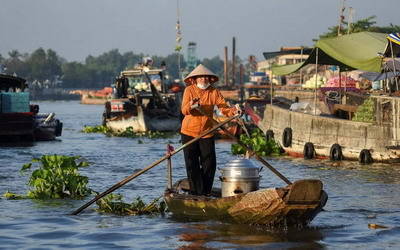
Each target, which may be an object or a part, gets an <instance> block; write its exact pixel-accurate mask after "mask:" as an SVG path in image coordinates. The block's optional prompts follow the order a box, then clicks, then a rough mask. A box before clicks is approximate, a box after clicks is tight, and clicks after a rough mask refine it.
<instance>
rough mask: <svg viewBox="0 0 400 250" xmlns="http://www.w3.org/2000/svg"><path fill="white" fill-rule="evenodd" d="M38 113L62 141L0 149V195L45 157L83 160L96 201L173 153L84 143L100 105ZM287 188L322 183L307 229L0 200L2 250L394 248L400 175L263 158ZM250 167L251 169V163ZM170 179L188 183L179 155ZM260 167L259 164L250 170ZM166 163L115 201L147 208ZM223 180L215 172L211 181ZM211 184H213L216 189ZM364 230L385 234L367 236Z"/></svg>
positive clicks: (265, 177)
mask: <svg viewBox="0 0 400 250" xmlns="http://www.w3.org/2000/svg"><path fill="white" fill-rule="evenodd" d="M37 103H38V104H39V105H40V111H41V112H55V113H56V117H58V118H59V119H60V120H61V121H62V122H63V123H64V128H63V134H62V136H61V137H59V138H60V139H59V140H57V141H52V142H38V143H36V144H35V145H34V146H32V147H7V148H4V147H3V148H0V169H1V172H0V193H1V194H3V193H4V192H6V191H7V190H9V191H10V192H13V193H18V194H26V192H27V190H28V186H27V185H26V183H27V179H28V177H29V174H28V175H21V174H20V173H19V169H20V168H21V166H22V165H23V164H24V163H28V162H30V161H31V159H32V158H34V157H40V156H42V155H44V154H60V155H69V156H72V155H80V156H82V158H84V159H86V160H87V161H89V162H90V163H91V165H90V166H89V167H88V168H85V169H82V170H81V171H80V172H81V174H82V175H85V176H88V177H89V186H90V188H92V189H94V190H96V191H98V192H102V191H105V190H106V189H108V188H109V187H111V186H112V185H113V184H115V183H117V182H119V181H120V180H122V179H124V178H125V177H126V176H128V175H130V174H132V173H133V172H134V171H135V170H138V169H142V168H144V167H146V166H148V165H150V164H151V163H153V162H154V161H156V160H158V159H159V158H161V157H162V156H163V155H164V154H165V151H166V144H167V143H172V144H173V145H174V146H175V148H177V147H178V146H179V145H180V144H179V138H178V137H174V138H170V139H141V140H142V143H141V142H140V141H139V139H131V138H114V137H106V136H104V135H102V134H84V133H81V132H80V131H81V129H82V128H83V127H84V125H89V126H94V125H99V124H100V123H101V114H102V111H103V107H102V106H101V105H81V104H79V103H78V102H77V101H58V102H48V101H43V102H37ZM216 147H217V155H218V159H217V160H218V165H219V166H223V164H224V163H226V162H227V161H229V160H232V159H234V158H235V157H234V156H232V155H231V154H230V143H229V142H218V143H217V145H216ZM268 161H269V162H270V163H271V164H272V165H273V166H275V167H276V168H277V169H278V170H279V171H280V172H281V173H282V174H283V175H285V176H286V177H287V178H288V179H290V180H292V181H293V180H296V179H304V178H317V179H320V180H322V181H323V183H324V189H325V190H326V192H327V193H328V195H329V200H328V203H327V205H326V206H325V209H324V211H323V212H321V213H320V214H319V215H318V216H317V217H316V218H315V219H314V220H313V221H312V222H311V224H310V226H309V227H307V228H303V229H291V228H289V229H286V230H282V229H281V230H271V229H266V228H262V227H252V226H243V225H234V224H226V223H222V222H216V221H201V222H199V221H181V220H176V219H174V218H172V217H171V215H169V214H166V215H164V216H161V215H159V216H158V215H157V216H115V215H109V214H99V213H97V212H96V211H95V210H94V208H95V207H96V205H95V204H94V205H92V206H90V207H89V208H87V209H86V210H85V211H83V212H82V213H81V214H79V215H77V216H71V215H68V214H69V213H71V212H72V211H74V210H75V209H77V208H78V207H80V206H81V205H83V204H84V203H85V202H86V201H88V200H89V199H90V198H92V197H88V198H87V199H85V200H50V201H35V200H7V199H5V198H1V199H0V248H3V249H64V248H65V249H69V248H78V249H111V248H127V249H177V248H180V249H186V248H209V249H221V248H222V249H223V248H228V249H232V248H240V249H257V248H259V249H265V248H272V249H292V248H296V249H320V248H328V249H343V248H350V249H354V248H360V249H389V248H394V249H399V248H400V241H399V240H398V239H399V238H400V192H399V190H400V166H396V165H382V164H373V165H370V166H361V165H358V163H355V162H344V163H341V164H340V165H334V164H330V163H329V162H328V161H325V162H324V161H306V160H303V159H291V158H288V157H282V158H274V159H268ZM255 163H256V162H255ZM172 164H173V168H174V172H173V178H174V180H177V179H179V178H182V177H185V171H184V165H183V154H182V153H178V154H177V155H175V156H174V157H173V162H172ZM256 164H257V163H256ZM165 166H166V163H161V164H160V165H159V166H157V167H155V168H153V169H151V170H149V171H148V172H146V173H145V174H143V175H141V176H139V177H138V178H136V179H134V180H133V181H131V182H130V183H128V184H127V185H125V186H124V187H122V188H120V189H118V190H117V191H116V193H119V194H122V195H123V196H124V197H125V200H126V201H127V202H131V201H132V200H133V199H134V198H136V197H137V196H140V197H142V198H143V199H144V200H145V201H151V200H153V199H155V198H157V197H159V196H161V195H162V193H163V190H164V188H165V186H166V183H167V182H166V167H165ZM218 175H219V173H218V172H217V174H216V177H218ZM218 182H219V181H218V179H217V178H216V181H215V185H216V186H218V185H220V184H219V183H218ZM284 185H285V183H283V181H281V180H280V179H278V178H277V177H275V176H274V175H273V174H272V173H271V172H269V171H268V170H266V169H264V170H263V171H262V179H261V182H260V186H261V187H273V186H284ZM369 224H379V225H383V226H386V227H387V228H379V229H372V228H369V227H368V225H369Z"/></svg>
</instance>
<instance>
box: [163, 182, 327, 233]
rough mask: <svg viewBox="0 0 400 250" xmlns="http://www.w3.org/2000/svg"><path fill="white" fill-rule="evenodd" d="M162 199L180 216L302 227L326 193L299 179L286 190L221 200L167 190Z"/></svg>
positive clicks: (241, 195) (265, 191)
mask: <svg viewBox="0 0 400 250" xmlns="http://www.w3.org/2000/svg"><path fill="white" fill-rule="evenodd" d="M310 190H311V191H310ZM299 194H300V195H299ZM311 196H312V197H311ZM164 199H165V201H166V203H167V205H168V209H169V210H170V211H171V212H172V213H173V214H174V215H176V216H181V217H188V218H193V219H203V220H204V219H215V220H219V221H226V222H233V223H240V224H257V225H269V226H298V225H302V226H304V225H307V224H308V223H309V222H310V221H311V220H312V219H313V218H314V217H315V216H316V215H317V214H318V213H319V212H320V211H321V210H322V207H323V206H324V205H325V203H326V201H327V194H326V193H325V192H324V191H323V190H322V183H321V182H320V181H318V180H301V181H298V182H295V183H294V184H293V185H290V186H288V187H286V188H268V189H261V190H258V191H254V192H249V193H246V194H240V195H236V196H230V197H223V198H212V197H204V196H194V195H187V194H179V193H178V192H175V191H168V190H167V191H166V193H165V194H164Z"/></svg>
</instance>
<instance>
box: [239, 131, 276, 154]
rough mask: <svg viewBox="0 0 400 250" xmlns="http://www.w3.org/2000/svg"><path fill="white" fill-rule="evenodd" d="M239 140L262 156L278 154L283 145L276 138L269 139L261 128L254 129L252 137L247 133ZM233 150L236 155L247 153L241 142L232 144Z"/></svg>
mask: <svg viewBox="0 0 400 250" xmlns="http://www.w3.org/2000/svg"><path fill="white" fill-rule="evenodd" d="M239 140H240V142H242V143H243V144H245V145H247V146H248V147H250V148H251V149H253V150H254V151H255V152H256V153H257V154H258V155H260V156H271V155H272V156H278V155H280V154H281V146H280V145H279V144H278V143H277V142H275V141H274V140H267V138H266V137H265V135H264V134H263V132H262V131H261V130H260V129H259V128H256V129H253V130H252V131H251V133H250V137H249V136H247V135H246V134H242V135H240V139H239ZM231 152H232V154H234V155H239V154H245V153H246V148H244V147H242V146H241V145H239V144H232V146H231Z"/></svg>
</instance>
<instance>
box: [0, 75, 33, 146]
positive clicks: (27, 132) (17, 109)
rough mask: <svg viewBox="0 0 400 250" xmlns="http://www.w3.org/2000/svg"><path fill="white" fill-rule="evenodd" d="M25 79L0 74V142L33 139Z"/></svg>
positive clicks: (31, 114) (31, 116) (31, 140)
mask: <svg viewBox="0 0 400 250" xmlns="http://www.w3.org/2000/svg"><path fill="white" fill-rule="evenodd" d="M25 82H26V80H25V79H23V78H20V77H17V76H12V75H6V74H0V143H2V144H3V143H20V142H33V141H34V113H33V112H31V111H30V106H29V93H28V92H24V90H25V88H26V87H27V84H26V83H25Z"/></svg>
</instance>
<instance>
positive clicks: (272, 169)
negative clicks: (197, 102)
mask: <svg viewBox="0 0 400 250" xmlns="http://www.w3.org/2000/svg"><path fill="white" fill-rule="evenodd" d="M196 109H197V110H198V111H199V112H200V113H201V114H202V115H205V116H207V115H206V114H205V113H204V112H203V110H201V107H200V106H198V107H197V108H196ZM208 118H210V119H211V121H212V122H213V123H218V122H217V121H216V120H215V119H214V118H213V117H209V116H208ZM239 119H240V118H239ZM239 124H240V125H242V126H244V123H243V121H241V122H239ZM221 129H222V130H223V131H224V132H225V133H226V134H227V135H228V136H229V137H230V138H232V139H234V140H235V141H236V142H237V143H238V144H239V145H240V146H242V147H244V148H246V149H247V150H248V151H249V152H250V153H251V154H252V155H254V156H255V158H256V159H257V160H259V161H260V162H261V163H262V164H264V166H266V167H267V168H269V170H271V171H272V172H273V173H274V174H276V175H277V176H278V177H279V178H281V179H282V180H283V181H284V182H286V184H288V185H290V184H292V182H291V181H289V180H288V179H287V178H286V177H285V176H283V175H282V174H281V173H280V172H279V171H278V170H276V169H275V168H274V167H273V166H272V165H271V164H269V163H268V162H267V161H266V160H264V159H263V158H262V157H261V156H259V155H258V154H257V153H256V152H255V151H254V150H253V149H252V148H250V147H249V146H247V145H246V144H244V143H242V142H241V141H240V140H238V139H237V138H236V137H235V136H234V135H233V134H231V132H229V131H228V130H227V129H226V128H224V127H221Z"/></svg>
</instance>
